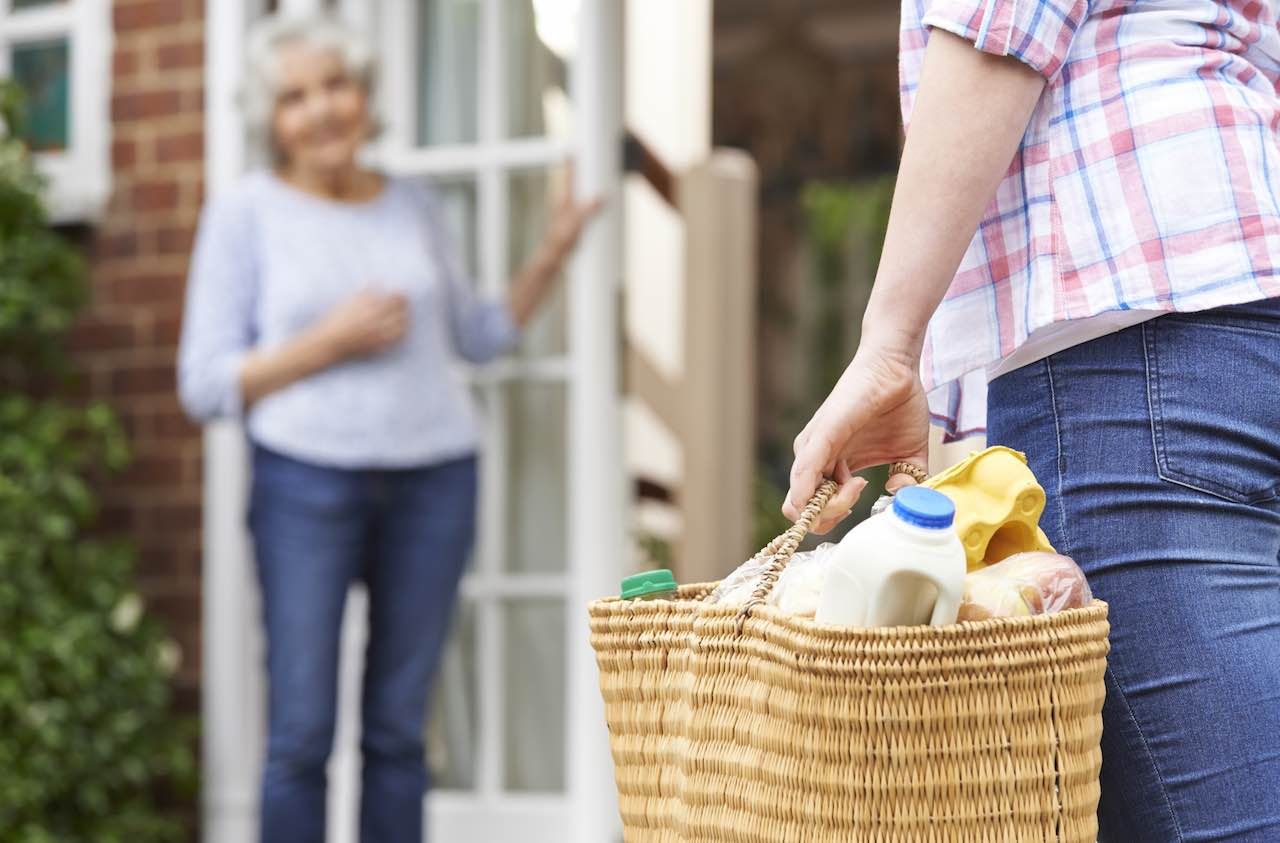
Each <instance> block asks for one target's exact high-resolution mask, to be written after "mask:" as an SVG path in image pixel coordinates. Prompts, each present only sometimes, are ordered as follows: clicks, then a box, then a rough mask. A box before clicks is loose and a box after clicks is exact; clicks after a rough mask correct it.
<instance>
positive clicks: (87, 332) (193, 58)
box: [73, 0, 212, 709]
mask: <svg viewBox="0 0 1280 843" xmlns="http://www.w3.org/2000/svg"><path fill="white" fill-rule="evenodd" d="M211 1H212V0H211ZM203 18H204V12H203V3H202V2H200V0H115V3H114V9H113V23H114V27H115V52H114V59H113V71H112V86H111V87H112V89H111V124H112V125H111V137H112V144H111V161H112V170H113V175H112V179H113V181H112V193H111V198H110V201H109V204H108V206H107V211H106V214H105V215H104V218H103V219H102V221H101V222H100V223H98V224H97V225H95V226H94V227H93V228H92V230H91V231H89V232H88V234H87V250H88V257H89V266H90V276H91V281H92V305H91V307H90V309H89V311H88V313H87V314H86V315H85V317H84V319H83V320H82V322H81V324H80V325H79V326H78V328H77V331H76V333H75V334H74V337H73V343H74V347H75V348H76V351H77V355H78V360H79V362H80V364H81V369H82V371H84V372H85V373H86V374H87V387H88V389H89V390H90V392H91V393H92V394H93V395H94V396H95V397H98V398H101V399H105V400H106V401H108V402H109V403H110V404H111V405H112V406H113V407H114V408H115V409H116V410H117V411H118V413H119V414H120V416H121V418H122V420H123V422H124V424H125V426H126V429H127V430H128V433H129V437H130V442H131V445H132V450H133V457H134V459H133V464H132V466H131V468H130V469H129V470H128V472H127V473H126V474H124V475H123V476H122V477H120V478H118V479H116V480H114V481H112V483H111V484H110V486H109V487H107V488H105V489H103V490H102V501H103V512H102V517H103V526H104V528H105V529H106V530H107V531H109V532H111V533H114V534H122V535H125V536H127V537H129V538H130V539H131V540H132V542H133V545H134V546H135V547H136V548H137V551H138V566H137V577H138V587H139V590H140V591H141V592H142V594H143V595H144V596H145V598H146V600H147V603H148V605H149V606H150V607H151V608H152V609H153V610H154V611H155V612H156V613H157V614H158V615H159V616H160V617H161V619H162V620H163V621H164V622H165V623H166V625H167V627H168V629H169V631H170V633H171V634H172V635H173V636H174V638H175V639H176V640H177V641H178V643H179V644H180V645H181V646H182V650H183V663H182V668H181V670H180V672H179V676H178V689H177V690H178V693H179V702H180V705H182V707H183V708H187V709H192V708H194V707H195V706H196V705H197V700H198V687H199V676H200V520H201V506H200V483H201V479H200V460H201V442H200V432H199V430H198V429H197V428H196V427H195V426H193V425H192V424H190V423H189V422H188V421H187V420H186V418H185V417H184V416H183V414H182V410H181V408H180V407H179V404H178V399H177V397H176V393H175V376H174V360H175V355H176V350H177V344H178V334H179V330H180V326H181V319H182V299H183V289H184V285H185V279H186V271H187V262H188V259H189V256H190V250H191V243H192V238H193V236H194V233H195V226H196V221H197V217H198V214H199V210H200V203H201V198H202V193H203V155H204V150H203V144H204V119H203V104H204V72H203V67H204V21H203Z"/></svg>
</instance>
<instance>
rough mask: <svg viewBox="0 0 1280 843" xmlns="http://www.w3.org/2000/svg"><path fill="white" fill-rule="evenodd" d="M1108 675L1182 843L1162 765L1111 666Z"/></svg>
mask: <svg viewBox="0 0 1280 843" xmlns="http://www.w3.org/2000/svg"><path fill="white" fill-rule="evenodd" d="M1107 673H1109V674H1111V684H1112V686H1113V687H1114V688H1115V689H1116V695H1117V696H1118V697H1119V698H1120V704H1121V705H1123V706H1124V713H1125V714H1126V715H1128V717H1129V722H1130V723H1132V724H1133V730H1134V731H1135V732H1137V734H1138V740H1140V741H1142V750H1143V751H1144V752H1146V753H1147V760H1148V761H1149V762H1151V769H1152V770H1154V771H1155V774H1156V782H1157V783H1158V784H1159V785H1160V796H1161V797H1162V798H1163V799H1164V805H1165V807H1166V808H1168V809H1169V819H1170V820H1172V821H1173V831H1174V833H1175V834H1177V835H1178V843H1182V841H1183V836H1182V823H1180V822H1178V812H1177V811H1175V810H1174V809H1173V800H1172V799H1170V798H1169V787H1168V785H1166V784H1165V781H1164V774H1163V773H1161V772H1160V765H1159V764H1157V763H1156V756H1155V753H1153V752H1152V751H1151V744H1150V743H1148V742H1147V735H1146V733H1145V732H1143V731H1142V726H1141V725H1139V723H1138V718H1137V715H1135V714H1134V713H1133V706H1131V705H1129V695H1128V694H1126V693H1125V692H1124V688H1122V687H1121V686H1120V678H1119V677H1118V676H1116V672H1115V670H1114V669H1113V668H1112V667H1111V665H1110V664H1108V665H1107Z"/></svg>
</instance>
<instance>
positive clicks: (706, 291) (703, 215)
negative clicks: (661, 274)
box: [677, 150, 757, 582]
mask: <svg viewBox="0 0 1280 843" xmlns="http://www.w3.org/2000/svg"><path fill="white" fill-rule="evenodd" d="M756 184H757V174H756V168H755V164H754V162H753V161H752V160H751V158H750V157H749V156H748V155H746V154H745V153H743V152H738V151H736V150H716V151H714V152H713V153H712V154H711V156H710V157H708V158H707V159H706V160H705V161H703V162H702V163H700V164H698V165H696V166H694V167H692V168H691V169H689V170H688V171H686V172H685V173H683V174H682V175H681V176H680V179H679V182H678V184H677V204H678V207H679V209H680V212H681V215H682V216H683V217H684V220H685V226H686V228H685V231H686V238H685V243H686V250H685V312H684V349H685V366H684V382H683V383H682V384H681V392H682V393H683V396H682V397H683V400H682V402H681V405H682V407H681V415H682V419H681V421H682V424H681V430H680V434H681V440H682V442H683V446H684V482H683V484H682V485H681V488H680V489H679V492H678V500H679V503H680V508H681V510H682V514H683V519H682V520H683V535H682V537H681V541H680V544H679V549H678V555H677V560H678V566H679V571H678V574H679V576H680V578H681V580H683V581H685V582H701V581H706V580H712V579H718V578H720V577H722V576H724V575H725V574H726V573H727V572H728V571H730V570H732V569H733V568H734V567H735V566H736V565H738V563H740V562H742V560H744V559H745V558H747V556H749V555H750V554H751V553H752V551H753V550H754V549H753V548H751V547H750V540H751V509H752V507H751V490H752V480H753V477H754V473H755V462H756V458H755V397H754V393H755V386H754V385H755V322H756V317H755V313H756V206H757V196H756Z"/></svg>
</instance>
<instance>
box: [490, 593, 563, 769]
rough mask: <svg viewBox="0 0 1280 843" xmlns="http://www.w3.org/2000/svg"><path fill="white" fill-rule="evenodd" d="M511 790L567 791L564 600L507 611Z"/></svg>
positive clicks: (524, 603) (526, 603)
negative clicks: (565, 773)
mask: <svg viewBox="0 0 1280 843" xmlns="http://www.w3.org/2000/svg"><path fill="white" fill-rule="evenodd" d="M503 621H504V630H505V632H504V635H503V638H504V640H505V643H506V647H505V653H506V670H505V671H504V673H503V675H504V676H505V677H506V682H507V688H506V694H505V696H506V700H505V701H504V703H503V706H504V708H505V712H506V713H505V716H504V722H505V726H506V729H505V731H506V747H505V752H504V756H505V758H506V765H505V766H506V769H505V776H504V785H505V787H506V789H507V790H515V791H539V792H548V791H550V792H558V791H562V790H564V761H565V759H564V742H565V699H564V684H565V654H564V637H565V625H564V604H563V603H562V602H560V601H558V600H513V601H511V602H509V603H508V604H507V605H506V608H505V613H504V618H503Z"/></svg>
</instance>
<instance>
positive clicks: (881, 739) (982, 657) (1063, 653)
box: [591, 483, 1108, 843]
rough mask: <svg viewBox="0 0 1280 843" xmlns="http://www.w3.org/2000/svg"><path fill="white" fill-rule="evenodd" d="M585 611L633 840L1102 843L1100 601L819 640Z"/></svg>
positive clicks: (600, 608)
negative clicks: (1051, 612)
mask: <svg viewBox="0 0 1280 843" xmlns="http://www.w3.org/2000/svg"><path fill="white" fill-rule="evenodd" d="M832 488H833V487H832V485H831V484H830V483H828V484H827V485H825V486H824V487H823V488H822V489H821V490H820V491H819V494H818V495H817V496H815V498H814V500H813V501H812V502H811V503H810V505H809V506H808V507H807V508H806V510H805V513H804V515H803V517H802V518H801V519H800V520H799V521H798V522H797V523H796V524H795V525H794V526H793V527H792V528H791V529H789V530H788V531H787V532H786V533H784V534H783V535H782V536H779V537H778V538H777V539H776V540H774V542H772V543H771V544H770V545H769V546H768V547H766V548H765V549H764V550H762V551H761V555H766V554H772V555H773V556H774V564H773V565H772V566H771V567H770V570H769V572H768V573H766V574H765V575H764V576H763V577H762V580H761V583H760V585H759V587H758V588H757V589H756V590H755V593H754V594H753V595H752V599H751V601H750V602H748V603H747V604H746V605H745V606H742V607H723V606H716V605H711V604H707V603H705V602H703V598H705V597H706V595H707V594H708V593H709V591H710V589H711V588H712V586H713V585H714V584H703V585H692V586H686V587H684V588H682V589H681V590H680V592H679V593H678V595H677V599H675V600H654V601H623V600H619V599H616V598H614V599H608V600H601V601H597V602H595V603H593V604H592V605H591V641H592V646H593V647H594V648H595V651H596V656H597V662H598V664H599V668H600V687H601V691H602V692H603V694H604V701H605V711H606V716H607V718H608V723H609V733H610V741H611V745H612V749H613V759H614V765H615V771H616V779H617V786H618V792H619V798H620V804H621V810H622V819H623V823H624V825H625V829H626V840H627V843H651V842H652V843H659V841H660V843H677V842H678V843H702V841H708V842H709V841H726V842H727V841H733V843H793V841H795V842H796V843H799V841H815V842H816V841H866V843H890V842H891V841H926V840H927V841H966V843H967V842H968V841H1009V843H1024V841H1079V843H1093V841H1094V839H1095V835H1096V831H1097V821H1096V816H1095V811H1096V809H1097V804H1098V772H1099V769H1100V767H1101V758H1102V756H1101V751H1100V749H1099V739H1100V737H1101V734H1102V722H1101V716H1100V714H1101V710H1102V700H1103V695H1104V688H1103V673H1104V671H1105V669H1106V655H1107V649H1108V645H1107V631H1108V625H1107V607H1106V604H1105V603H1102V602H1101V601H1095V602H1094V603H1093V605H1091V606H1089V607H1087V608H1084V609H1075V610H1069V611H1066V612H1062V613H1060V614H1056V615H1042V616H1037V617H1030V618H1018V619H1009V618H1001V619H996V620H989V621H981V622H976V623H966V624H957V625H952V626H947V627H896V628H883V629H853V628H842V627H831V626H821V625H818V624H815V623H814V622H812V621H811V620H808V619H805V618H796V617H791V616H787V615H784V614H782V613H781V612H779V611H777V610H776V609H774V608H773V607H771V606H769V605H766V604H764V599H765V597H766V596H767V594H768V592H769V590H770V589H771V588H772V587H773V583H774V582H776V580H777V577H778V574H779V573H780V572H781V570H782V568H783V567H784V566H785V565H786V563H787V562H788V561H790V558H791V556H792V555H793V554H794V553H795V549H796V546H797V545H798V544H799V543H800V541H801V539H803V537H804V534H805V533H806V532H807V530H808V527H809V525H810V524H811V523H812V521H813V518H814V517H815V516H816V514H817V513H818V512H819V511H820V510H821V508H822V506H823V505H824V504H825V502H826V499H827V497H828V496H829V495H830V494H831V490H832Z"/></svg>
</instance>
